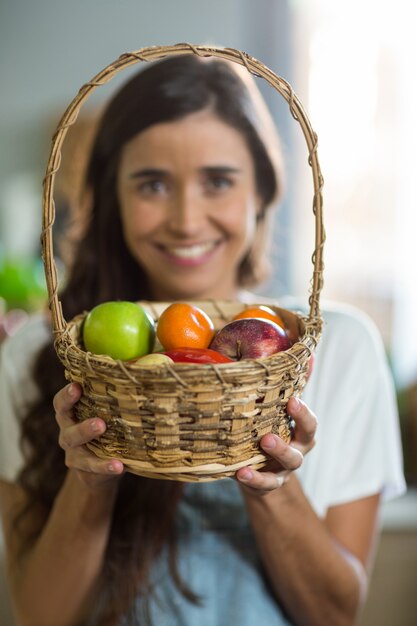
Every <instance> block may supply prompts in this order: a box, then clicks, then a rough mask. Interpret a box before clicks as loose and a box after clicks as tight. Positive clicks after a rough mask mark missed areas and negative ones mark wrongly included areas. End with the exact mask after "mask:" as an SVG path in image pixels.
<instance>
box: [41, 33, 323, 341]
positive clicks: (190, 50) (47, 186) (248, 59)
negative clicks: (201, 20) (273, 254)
mask: <svg viewBox="0 0 417 626" xmlns="http://www.w3.org/2000/svg"><path fill="white" fill-rule="evenodd" d="M181 54H196V55H197V56H202V57H210V56H214V57H219V58H222V59H225V60H229V61H232V62H235V63H238V64H240V65H242V66H244V67H245V68H246V69H247V70H248V72H249V73H251V74H252V75H254V76H256V77H259V78H263V79H264V80H266V82H267V83H268V84H269V85H270V86H272V87H273V88H275V90H276V91H278V93H279V94H280V95H281V96H282V97H283V98H284V99H285V100H286V101H287V103H288V105H289V110H290V113H291V115H292V117H293V118H294V119H295V120H296V121H297V122H298V123H299V125H300V127H301V129H302V132H303V135H304V138H305V140H306V143H307V148H308V163H309V165H310V167H311V170H312V177H313V187H314V195H313V214H314V216H315V247H314V251H313V254H312V257H311V261H312V264H313V276H312V279H311V287H310V295H309V299H308V301H309V306H310V312H309V318H310V319H316V318H317V319H318V318H319V316H320V293H321V290H322V287H323V269H324V264H323V246H324V242H325V230H324V225H323V195H322V189H323V176H322V174H321V169H320V164H319V160H318V155H317V145H318V139H317V134H316V133H315V132H314V130H313V128H312V126H311V123H310V120H309V118H308V116H307V114H306V112H305V110H304V108H303V106H302V104H301V102H300V100H299V98H298V97H297V95H296V94H295V93H294V90H293V88H292V87H291V85H290V84H289V83H288V82H287V81H286V80H285V79H284V78H282V77H280V76H278V75H277V74H275V73H274V72H273V71H272V70H271V69H270V68H268V67H267V66H266V65H264V64H263V63H262V62H261V61H258V60H257V59H255V58H254V57H252V56H250V55H248V54H247V53H246V52H243V51H240V50H238V49H236V48H228V47H227V48H226V47H213V46H203V45H194V44H190V43H178V44H173V45H164V46H147V47H143V48H140V49H138V50H136V51H132V52H126V53H123V54H122V55H120V56H119V57H118V58H117V59H116V60H115V61H114V62H112V63H110V64H109V65H107V66H106V67H105V68H104V69H103V70H102V71H101V72H99V73H98V74H96V75H95V76H94V77H93V78H92V79H91V80H90V81H88V82H87V83H85V84H84V85H83V86H82V87H81V88H80V89H79V91H78V93H77V95H76V96H75V97H74V98H73V100H72V101H71V102H70V104H69V105H68V107H67V109H66V110H65V112H64V114H63V116H62V118H61V120H60V122H59V123H58V126H57V129H56V131H55V134H54V135H53V138H52V146H51V150H50V155H49V159H48V163H47V167H46V173H45V176H44V181H43V199H42V233H41V243H42V259H43V264H44V270H45V278H46V285H47V291H48V306H49V309H50V311H51V314H52V326H53V332H54V335H55V337H59V336H61V335H62V334H63V333H64V332H65V331H66V329H67V324H68V323H67V321H66V320H65V318H64V315H63V311H62V304H61V301H60V299H59V293H58V272H57V268H56V264H55V257H54V251H53V238H52V228H53V224H54V222H55V202H54V197H53V193H54V183H55V176H56V174H57V172H58V171H59V168H60V164H61V148H62V145H63V143H64V140H65V137H66V134H67V132H68V129H69V128H70V127H71V126H72V125H73V124H74V123H75V122H76V120H77V117H78V114H79V111H80V109H81V107H82V105H83V104H84V102H85V101H86V100H87V99H88V97H89V96H90V95H91V94H92V92H93V91H94V90H95V89H97V88H98V87H100V86H102V85H105V84H106V83H108V82H109V81H110V80H111V79H112V78H113V77H114V76H115V75H116V74H118V73H119V72H120V71H121V70H123V69H125V68H127V67H130V66H131V65H134V64H137V63H140V62H151V61H157V60H160V59H163V58H165V57H167V56H175V55H181Z"/></svg>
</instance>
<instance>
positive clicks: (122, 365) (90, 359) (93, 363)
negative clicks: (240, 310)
mask: <svg viewBox="0 0 417 626" xmlns="http://www.w3.org/2000/svg"><path fill="white" fill-rule="evenodd" d="M227 302H228V303H232V301H227ZM239 304H241V303H239ZM281 310H282V309H281ZM288 312H289V313H291V314H292V315H294V316H295V317H296V318H297V319H298V320H299V321H301V322H302V323H303V325H304V334H303V335H302V336H301V337H300V338H299V339H298V341H296V342H294V343H293V344H292V345H291V347H290V348H288V349H287V350H283V351H281V352H276V353H274V354H271V355H269V356H266V357H261V358H250V359H249V358H248V359H242V360H240V361H233V362H231V363H216V364H213V363H199V364H198V365H196V364H195V363H181V362H174V363H160V364H154V365H152V367H149V366H145V365H141V364H140V360H134V361H121V360H119V359H113V358H112V357H110V356H107V355H99V354H94V353H91V352H88V351H86V350H84V349H83V348H82V347H80V346H79V345H77V344H76V341H75V339H74V334H73V333H79V332H80V327H81V324H82V322H83V320H84V318H85V316H86V315H87V312H86V311H84V312H83V313H80V314H79V315H77V316H76V317H74V318H73V319H72V320H70V322H68V323H67V324H66V327H65V329H64V331H63V332H62V333H60V334H59V335H57V337H56V338H55V348H56V350H57V352H58V355H59V357H60V359H61V360H62V362H63V364H64V365H65V366H66V368H67V369H68V370H71V369H72V368H71V365H70V363H71V361H73V362H74V361H77V362H79V363H81V362H82V363H83V366H84V365H85V366H86V367H87V368H88V369H90V368H91V369H92V370H94V371H95V372H96V373H98V372H99V370H100V369H101V368H102V369H103V371H104V370H105V371H106V373H109V372H110V371H112V372H119V374H120V375H121V376H123V377H126V378H127V379H130V380H131V382H132V383H134V384H140V382H145V381H147V382H149V381H151V380H153V379H154V377H155V376H156V377H158V375H160V374H161V372H168V373H169V374H171V375H172V377H173V378H175V379H176V380H177V382H179V383H180V384H182V385H183V386H185V387H187V386H188V384H189V379H192V378H193V376H194V375H195V373H196V372H198V373H202V372H206V373H209V372H210V373H214V374H215V375H216V376H218V377H220V378H221V379H223V380H224V379H226V378H227V377H228V376H229V375H230V376H232V377H235V376H236V375H245V374H251V373H252V374H254V373H259V372H260V371H265V370H266V371H268V372H269V371H271V372H272V371H273V370H274V368H276V367H283V366H285V367H291V366H292V367H295V368H296V369H297V368H298V367H299V366H300V360H302V359H304V358H305V357H307V356H310V355H311V354H312V353H313V352H314V351H315V349H316V346H317V344H318V342H319V339H320V336H321V332H322V325H323V320H322V318H321V317H317V318H314V319H313V320H312V319H311V317H310V316H307V315H305V314H302V313H300V312H298V313H297V312H295V311H290V310H288ZM72 331H73V332H72ZM136 376H138V377H139V378H140V381H139V379H137V378H136Z"/></svg>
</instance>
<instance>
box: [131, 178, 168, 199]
mask: <svg viewBox="0 0 417 626" xmlns="http://www.w3.org/2000/svg"><path fill="white" fill-rule="evenodd" d="M138 189H139V191H140V192H141V193H143V194H148V195H156V194H161V193H165V191H166V190H167V185H166V183H165V181H163V180H159V179H155V180H145V181H143V182H141V183H140V184H139V185H138Z"/></svg>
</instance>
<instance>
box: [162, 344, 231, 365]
mask: <svg viewBox="0 0 417 626" xmlns="http://www.w3.org/2000/svg"><path fill="white" fill-rule="evenodd" d="M162 354H164V355H166V356H168V357H169V358H170V359H172V361H174V362H175V363H232V362H233V359H229V358H228V357H227V356H225V355H224V354H221V353H220V352H216V351H215V350H210V349H209V348H176V349H175V350H168V352H163V353H162Z"/></svg>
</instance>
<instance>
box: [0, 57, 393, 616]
mask: <svg viewBox="0 0 417 626" xmlns="http://www.w3.org/2000/svg"><path fill="white" fill-rule="evenodd" d="M281 187H282V176H281V171H280V160H279V150H278V143H277V141H276V139H275V134H274V133H273V131H272V124H271V121H270V118H269V117H268V114H267V112H266V110H265V107H264V105H263V103H262V101H261V99H260V96H259V93H258V92H257V90H256V87H255V85H254V84H253V83H252V81H251V80H250V79H249V76H248V75H247V73H246V72H245V71H244V72H243V73H242V72H241V71H240V69H239V70H238V69H237V67H236V66H234V65H233V66H231V65H230V64H228V63H225V62H223V61H219V60H212V59H211V60H207V59H206V60H201V59H199V58H198V57H196V56H194V55H191V56H185V57H175V58H171V59H169V60H165V61H163V62H160V63H157V64H155V65H153V66H150V67H147V68H146V69H145V70H144V71H143V72H141V73H139V74H138V75H137V76H135V77H134V78H133V79H131V80H130V82H129V83H127V85H126V86H125V87H123V88H122V90H121V91H120V92H119V93H118V94H117V95H116V96H115V97H114V98H113V100H112V102H111V103H110V105H109V106H108V108H107V110H106V112H105V113H104V116H103V118H102V121H101V124H100V127H99V129H98V133H97V136H96V139H95V142H94V146H93V149H92V154H91V159H90V164H89V168H88V172H87V179H86V190H87V193H88V198H89V202H90V205H91V212H90V214H89V216H88V220H86V224H85V231H84V234H83V236H82V237H81V239H80V241H79V244H78V245H77V248H76V251H75V255H74V261H73V264H72V266H71V269H70V272H69V278H68V282H67V285H66V287H65V290H64V292H63V294H62V298H61V300H62V303H63V307H64V314H65V317H66V319H70V318H72V317H73V316H74V315H75V314H76V313H78V312H79V311H81V310H85V309H91V308H92V306H94V305H95V304H97V303H99V302H102V301H106V300H115V299H127V300H141V299H155V300H171V299H175V300H180V299H201V298H230V299H238V298H240V299H246V300H247V299H248V298H250V295H249V294H248V293H246V292H243V291H242V288H243V287H249V286H253V285H255V284H258V283H259V281H260V280H261V279H262V278H263V277H264V276H265V271H266V259H265V250H266V248H267V233H268V232H269V231H270V224H269V220H270V217H271V210H272V206H273V204H274V202H275V201H276V199H277V197H278V196H279V195H280V193H281ZM2 362H3V365H2V374H1V379H0V384H1V385H2V398H3V406H2V409H1V411H2V414H1V419H2V422H1V423H2V424H3V425H4V427H5V429H6V424H7V433H8V434H7V437H6V435H5V437H4V438H3V441H4V442H5V443H4V444H3V448H4V450H3V453H2V458H3V459H4V461H3V463H2V467H1V468H0V469H1V474H0V475H1V477H2V479H3V480H2V481H1V488H0V497H1V502H2V514H3V521H4V528H5V537H6V544H7V558H8V572H9V580H10V589H11V595H12V598H13V602H14V606H15V611H16V616H17V620H18V622H19V624H20V625H21V626H26V625H27V624H30V625H31V626H32V625H33V624H36V625H37V624H40V625H42V626H49V625H51V626H52V625H53V626H75V625H77V626H78V625H80V624H98V625H104V624H131V623H140V624H142V623H147V622H148V621H151V622H152V623H154V624H156V625H158V626H163V625H164V624H167V625H168V624H169V625H171V624H172V625H174V624H176V625H181V626H184V625H187V624H196V623H201V624H218V625H219V626H220V625H224V624H227V625H232V624H238V625H239V626H244V625H245V624H251V625H252V624H253V623H255V620H256V623H259V624H271V625H272V624H281V625H282V624H296V625H298V624H300V625H301V624H303V625H309V626H310V625H320V626H323V625H324V624H326V625H327V624H332V626H338V625H347V624H353V623H354V622H355V619H356V617H357V615H358V611H359V609H360V607H361V604H362V602H363V599H364V597H365V592H366V580H367V572H368V571H369V566H370V562H371V557H372V548H373V545H374V542H375V538H376V526H377V514H378V507H379V501H380V497H381V495H384V496H385V495H386V494H390V495H395V494H398V493H400V492H401V491H402V489H403V478H402V473H401V454H400V449H399V443H398V426H397V422H396V416H395V409H394V399H393V394H392V388H391V386H390V381H389V378H388V375H387V368H386V364H385V361H384V356H383V351H382V348H381V342H380V339H379V338H378V337H377V336H376V335H375V331H374V329H373V327H372V326H371V325H370V323H369V321H367V320H365V319H364V318H363V317H362V316H361V315H360V314H357V313H353V312H351V313H348V312H346V311H344V310H343V311H337V310H335V311H330V312H328V313H326V330H325V333H324V336H323V339H322V341H321V343H320V347H319V350H318V353H317V356H316V363H315V368H314V372H313V375H312V377H311V379H310V381H309V383H308V386H307V389H306V392H305V395H304V401H303V402H300V401H297V400H296V399H295V398H291V399H290V400H289V402H288V412H289V414H290V415H291V416H292V417H293V419H294V421H295V424H296V428H295V436H294V439H293V441H292V442H291V444H290V445H287V444H285V443H284V442H283V441H282V440H280V439H279V438H278V437H276V436H274V435H266V436H265V437H263V439H262V440H261V446H262V448H263V449H264V451H265V452H266V453H267V454H268V455H269V457H270V459H271V461H270V464H269V465H268V467H266V468H265V469H264V470H263V471H255V470H253V469H251V468H244V469H241V470H239V471H238V472H237V474H236V479H235V480H224V481H218V482H214V483H207V484H201V485H200V484H197V485H194V484H192V485H186V486H182V485H179V484H176V483H171V482H169V481H166V482H165V481H155V480H149V479H144V478H139V477H137V476H133V475H131V474H129V473H126V472H125V471H124V467H123V464H122V463H121V462H120V460H117V459H113V460H110V461H108V460H107V461H105V460H101V459H98V458H96V457H94V456H93V455H92V454H91V453H90V452H88V451H87V449H86V448H85V447H84V444H85V443H87V442H88V441H90V440H91V439H94V438H95V437H97V436H99V435H100V434H102V433H103V432H104V430H105V423H104V422H103V421H102V420H100V419H97V418H94V417H93V418H91V419H89V420H87V421H85V422H83V423H81V424H79V423H76V422H75V420H74V413H73V408H74V404H75V403H76V402H77V400H78V399H79V398H80V394H81V389H80V388H79V387H78V386H77V385H69V386H68V385H67V386H65V381H64V378H63V375H62V368H61V367H60V366H59V364H58V363H57V359H56V357H55V354H54V350H53V347H52V343H51V338H50V329H49V327H48V324H47V322H46V321H45V319H44V318H41V317H37V318H36V319H34V320H33V321H32V322H29V323H28V324H27V325H26V326H25V328H24V329H23V331H22V332H21V333H19V334H17V335H15V336H14V338H13V339H12V340H11V341H9V342H8V343H7V344H6V345H5V346H4V348H3V351H2ZM32 362H33V372H32V371H31V370H30V365H31V363H32ZM12 364H13V367H12ZM338 374H339V375H338ZM53 407H54V409H53ZM310 407H311V408H310ZM313 410H314V412H315V413H316V414H317V415H318V421H319V424H320V427H319V434H318V436H317V444H316V446H315V449H314V451H313V452H311V454H308V455H307V453H308V452H310V451H311V450H312V448H313V446H314V444H315V443H316V437H315V435H316V426H317V420H316V417H315V413H313ZM54 412H55V415H54ZM21 418H23V421H22V423H21V424H19V419H21ZM20 428H21V430H22V435H23V450H24V453H25V454H24V456H22V452H20V451H19V447H18V439H19V429H20ZM13 432H14V436H13V435H12V436H11V433H13ZM57 442H59V445H57ZM305 455H307V456H306V459H305V460H304V462H303V457H304V456H305ZM135 620H136V621H135Z"/></svg>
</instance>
